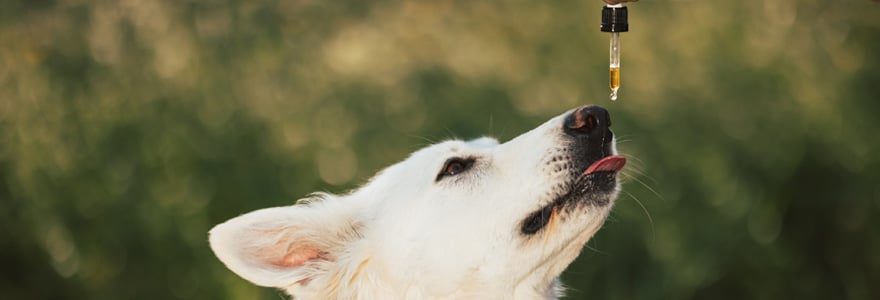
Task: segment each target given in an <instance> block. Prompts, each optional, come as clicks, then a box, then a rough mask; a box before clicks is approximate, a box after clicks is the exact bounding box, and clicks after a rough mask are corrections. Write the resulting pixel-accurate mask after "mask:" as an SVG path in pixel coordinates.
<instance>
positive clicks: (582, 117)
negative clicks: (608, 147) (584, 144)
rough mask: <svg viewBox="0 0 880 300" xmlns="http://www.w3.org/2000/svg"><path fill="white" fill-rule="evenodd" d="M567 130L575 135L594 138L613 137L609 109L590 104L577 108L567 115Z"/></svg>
mask: <svg viewBox="0 0 880 300" xmlns="http://www.w3.org/2000/svg"><path fill="white" fill-rule="evenodd" d="M564 126H565V132H566V133H567V134H569V135H573V136H583V137H587V138H589V139H592V140H609V141H610V139H611V136H610V135H611V131H610V130H608V127H611V114H609V113H608V110H606V109H604V108H602V107H599V106H595V105H589V106H584V107H581V108H578V109H576V110H575V111H574V112H573V113H571V114H570V115H568V116H567V117H565V123H564Z"/></svg>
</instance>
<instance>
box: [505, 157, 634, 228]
mask: <svg viewBox="0 0 880 300" xmlns="http://www.w3.org/2000/svg"><path fill="white" fill-rule="evenodd" d="M625 165H626V158H625V157H623V156H621V155H609V156H606V157H603V158H601V159H599V160H597V161H595V162H593V163H591V164H590V165H589V166H588V167H587V168H586V169H585V170H584V171H583V172H582V173H580V175H579V176H576V177H575V178H574V180H573V181H572V182H571V183H570V184H568V187H569V188H568V189H567V192H564V193H562V194H561V196H559V197H557V198H556V199H554V200H553V201H551V202H550V203H548V204H547V205H545V206H544V207H542V208H540V209H538V210H536V211H534V212H532V213H531V214H529V216H528V217H527V218H526V219H525V221H523V224H522V227H521V231H522V233H524V234H527V235H532V234H535V233H537V232H538V231H540V230H541V229H543V228H544V227H546V226H547V224H548V223H549V222H550V220H551V219H553V217H554V215H556V214H560V213H563V212H567V211H569V210H572V209H575V208H577V207H580V206H584V205H594V206H605V205H608V203H609V202H610V201H611V196H610V195H611V194H612V193H613V192H614V189H615V188H616V186H617V173H618V172H620V170H621V169H623V167H624V166H625Z"/></svg>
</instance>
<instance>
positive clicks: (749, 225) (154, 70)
mask: <svg viewBox="0 0 880 300" xmlns="http://www.w3.org/2000/svg"><path fill="white" fill-rule="evenodd" d="M600 7H601V3H600V1H597V0H577V1H503V2H501V1H499V2H494V3H484V2H482V1H429V2H427V1H426V2H415V1H234V0H215V1H172V0H166V1H137V0H127V1H86V0H67V1H47V0H41V1H36V0H32V1H16V0H5V1H0V299H279V298H280V296H279V294H280V293H279V292H277V291H274V290H272V289H266V288H258V287H255V286H253V285H251V284H249V283H247V282H245V281H244V280H242V279H239V278H238V277H237V276H235V275H234V274H233V273H231V272H230V271H228V270H226V269H225V267H224V266H223V265H222V264H221V263H220V262H219V261H218V260H217V259H215V258H214V256H213V254H212V253H211V251H210V250H209V248H208V245H207V243H206V238H207V236H206V232H207V231H208V229H209V228H210V227H211V226H213V225H214V224H217V223H220V222H222V221H224V220H226V219H228V218H231V217H234V216H236V215H238V214H241V213H244V212H248V211H250V210H254V209H258V208H264V207H269V206H279V205H287V204H291V203H293V202H294V201H295V200H296V199H298V198H299V197H301V196H303V195H305V194H307V193H309V192H312V191H330V192H344V191H346V190H348V189H351V188H353V187H355V186H357V185H358V184H359V183H362V182H364V181H365V180H366V179H367V178H368V177H369V176H370V175H372V174H373V173H374V172H376V171H377V170H379V169H380V168H382V167H383V166H386V165H388V164H391V163H393V162H396V161H398V160H401V159H403V158H404V157H405V156H406V155H407V154H408V153H409V152H411V151H414V150H415V149H418V148H420V147H422V146H424V145H425V144H426V143H428V141H436V140H441V139H444V138H448V137H452V136H456V137H461V138H472V137H477V136H481V135H493V136H496V137H498V138H500V139H502V140H504V139H509V138H511V137H513V136H516V135H517V134H518V133H521V132H523V131H525V130H527V129H530V128H532V127H534V126H536V125H537V124H539V123H541V122H543V121H544V120H546V119H548V118H549V117H551V116H554V115H557V114H559V113H561V112H563V111H564V110H566V109H569V108H572V107H575V106H577V105H580V104H585V103H596V104H601V105H603V106H605V107H607V108H609V109H610V110H611V112H612V114H613V117H614V129H615V132H616V133H617V134H618V136H619V137H621V142H622V143H621V144H620V149H621V151H623V152H624V153H626V154H627V155H629V156H630V157H631V158H632V159H631V162H632V163H631V164H630V166H629V170H628V172H627V173H628V174H629V176H627V181H626V183H625V185H624V190H625V193H624V195H623V196H622V197H621V199H620V201H619V202H618V204H617V207H616V209H615V212H614V213H613V215H612V217H611V219H610V220H609V222H608V223H607V225H606V226H605V227H604V228H603V229H602V231H600V233H599V234H598V236H597V237H596V238H595V239H594V240H593V241H591V242H590V244H589V249H585V250H584V253H583V255H581V257H580V258H579V259H578V260H577V262H576V263H575V264H574V265H572V267H571V268H570V269H569V270H568V271H567V272H566V273H565V274H564V276H563V277H564V278H563V279H564V281H565V282H566V283H567V284H568V285H570V286H571V288H572V291H571V293H570V294H571V295H570V297H569V299H587V298H590V299H784V298H801V299H880V287H878V283H880V219H878V218H877V216H878V212H880V185H878V182H880V133H878V131H880V5H878V3H876V2H872V1H869V0H841V1H824V0H774V1H758V0H744V1H696V0H694V1H686V0H679V1H651V0H646V1H641V2H639V3H636V4H633V5H631V6H630V13H631V20H630V24H631V30H632V31H631V32H629V33H625V34H623V45H622V46H623V47H622V49H623V57H622V62H623V68H622V71H623V73H622V79H623V80H622V81H623V88H622V94H621V99H620V100H619V101H617V102H610V101H609V100H608V87H607V76H608V73H607V60H608V53H607V51H608V35H607V34H605V33H601V32H599V30H598V23H599V19H598V17H599V12H600Z"/></svg>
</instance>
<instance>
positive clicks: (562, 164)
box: [210, 106, 626, 299]
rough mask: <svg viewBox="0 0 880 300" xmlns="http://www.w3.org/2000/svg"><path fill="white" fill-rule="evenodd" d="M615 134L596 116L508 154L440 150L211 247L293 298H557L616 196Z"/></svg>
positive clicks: (538, 135) (485, 146)
mask: <svg viewBox="0 0 880 300" xmlns="http://www.w3.org/2000/svg"><path fill="white" fill-rule="evenodd" d="M610 125H611V120H610V117H609V114H608V112H607V111H606V110H605V109H603V108H601V107H598V106H585V107H581V108H578V109H575V110H572V111H569V112H567V113H565V114H563V115H560V116H558V117H555V118H553V119H551V120H550V121H548V122H546V123H544V124H543V125H541V126H540V127H538V128H536V129H534V130H532V131H529V132H527V133H525V134H523V135H520V136H519V137H517V138H515V139H513V140H511V141H509V142H507V143H504V144H498V142H497V141H495V140H494V139H490V138H480V139H476V140H472V141H468V142H464V141H446V142H442V143H439V144H436V145H432V146H429V147H426V148H424V149H421V150H419V151H417V152H415V153H413V154H412V155H411V156H410V157H409V158H407V159H406V160H404V161H403V162H400V163H397V164H395V165H393V166H391V167H388V168H387V169H385V170H383V171H381V172H379V174H378V175H376V176H375V177H374V178H373V179H372V180H370V181H369V183H367V184H366V185H365V186H363V187H361V188H359V189H357V190H355V191H353V192H351V193H349V194H346V195H329V194H316V195H313V196H311V197H310V198H309V199H307V200H308V201H305V203H300V204H298V205H293V206H285V207H275V208H268V209H262V210H257V211H254V212H251V213H248V214H245V215H242V216H239V217H237V218H233V219H231V220H229V221H227V222H225V223H223V224H220V225H217V226H216V227H214V228H213V229H212V230H211V232H210V242H211V248H212V249H213V250H214V253H215V254H216V255H217V257H219V258H220V260H221V261H223V263H224V264H226V266H227V267H229V269H231V270H232V271H233V272H235V273H236V274H238V275H239V276H241V277H243V278H244V279H247V280H249V281H251V282H253V283H254V284H257V285H260V286H267V287H276V288H280V289H283V290H285V291H286V292H287V293H289V294H290V295H292V296H294V297H295V298H296V299H555V298H557V297H560V294H561V290H562V288H561V286H560V284H559V283H558V281H557V277H558V276H559V275H560V273H562V271H563V270H564V269H565V268H566V267H567V266H568V265H569V264H570V263H571V262H572V260H574V259H575V257H577V255H578V254H579V253H580V250H581V248H582V247H583V245H584V244H585V243H586V242H587V240H589V239H590V237H591V236H592V235H593V234H594V233H596V231H597V230H599V227H601V226H602V223H603V222H604V221H605V217H606V216H607V215H608V212H609V210H610V209H611V206H612V204H613V202H614V200H615V198H616V197H617V194H618V191H619V184H618V182H617V173H618V171H620V169H621V168H623V165H624V164H625V163H626V160H625V159H624V158H623V157H622V156H618V155H616V149H615V144H614V137H613V135H612V133H611V131H610V130H609V126H610Z"/></svg>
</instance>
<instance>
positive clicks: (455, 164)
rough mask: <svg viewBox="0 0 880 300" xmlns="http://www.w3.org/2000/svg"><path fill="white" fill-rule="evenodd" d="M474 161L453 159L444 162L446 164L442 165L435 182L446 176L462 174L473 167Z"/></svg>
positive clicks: (471, 159) (470, 159)
mask: <svg viewBox="0 0 880 300" xmlns="http://www.w3.org/2000/svg"><path fill="white" fill-rule="evenodd" d="M475 161H476V160H475V159H473V158H460V157H453V158H450V159H448V160H446V163H445V164H443V169H441V170H440V174H437V179H436V181H440V179H443V178H444V177H447V176H455V175H458V174H461V173H464V172H465V171H467V170H469V169H470V168H471V167H473V166H474V162H475Z"/></svg>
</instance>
